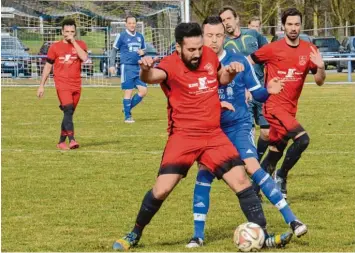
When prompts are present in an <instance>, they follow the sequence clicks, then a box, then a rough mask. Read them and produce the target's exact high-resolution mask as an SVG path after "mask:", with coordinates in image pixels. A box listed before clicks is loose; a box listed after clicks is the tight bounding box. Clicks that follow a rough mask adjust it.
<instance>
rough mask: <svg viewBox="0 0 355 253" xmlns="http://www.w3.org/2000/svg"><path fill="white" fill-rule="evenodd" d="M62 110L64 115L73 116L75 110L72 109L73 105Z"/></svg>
mask: <svg viewBox="0 0 355 253" xmlns="http://www.w3.org/2000/svg"><path fill="white" fill-rule="evenodd" d="M62 110H63V112H64V114H73V113H74V110H75V108H74V105H73V104H69V105H64V106H62Z"/></svg>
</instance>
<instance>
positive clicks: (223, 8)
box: [218, 5, 239, 18]
mask: <svg viewBox="0 0 355 253" xmlns="http://www.w3.org/2000/svg"><path fill="white" fill-rule="evenodd" d="M225 11H231V12H232V14H233V16H234V17H235V18H236V17H239V15H238V14H237V12H236V11H235V9H234V8H233V7H232V6H229V5H226V6H223V7H222V9H220V11H219V12H218V16H221V14H222V13H223V12H225Z"/></svg>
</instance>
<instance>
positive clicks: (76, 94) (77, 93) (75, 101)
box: [72, 88, 81, 109]
mask: <svg viewBox="0 0 355 253" xmlns="http://www.w3.org/2000/svg"><path fill="white" fill-rule="evenodd" d="M72 96H73V104H74V109H75V108H76V107H77V106H78V104H79V101H80V96H81V88H78V89H76V90H74V91H73V92H72Z"/></svg>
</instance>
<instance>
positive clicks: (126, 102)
mask: <svg viewBox="0 0 355 253" xmlns="http://www.w3.org/2000/svg"><path fill="white" fill-rule="evenodd" d="M123 111H124V117H125V119H127V118H129V117H131V100H130V99H123Z"/></svg>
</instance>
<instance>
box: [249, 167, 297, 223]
mask: <svg viewBox="0 0 355 253" xmlns="http://www.w3.org/2000/svg"><path fill="white" fill-rule="evenodd" d="M251 178H252V179H253V181H254V182H255V183H257V184H258V185H259V186H260V188H261V190H262V192H263V193H264V195H265V196H266V197H267V198H268V200H270V202H271V203H272V204H273V205H274V206H275V207H276V208H277V209H279V211H280V212H281V214H282V216H283V218H284V220H285V222H286V223H287V224H289V223H290V222H291V221H294V220H296V219H297V218H296V216H295V215H294V214H293V212H292V211H291V208H290V207H289V205H288V204H287V202H286V200H285V199H284V198H283V197H282V194H281V192H280V190H279V189H278V188H277V185H276V184H275V182H274V180H272V178H271V177H270V175H269V174H267V173H266V172H265V171H264V170H263V169H261V168H260V169H258V170H257V171H256V172H255V173H254V174H253V175H252V176H251Z"/></svg>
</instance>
